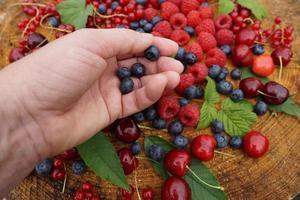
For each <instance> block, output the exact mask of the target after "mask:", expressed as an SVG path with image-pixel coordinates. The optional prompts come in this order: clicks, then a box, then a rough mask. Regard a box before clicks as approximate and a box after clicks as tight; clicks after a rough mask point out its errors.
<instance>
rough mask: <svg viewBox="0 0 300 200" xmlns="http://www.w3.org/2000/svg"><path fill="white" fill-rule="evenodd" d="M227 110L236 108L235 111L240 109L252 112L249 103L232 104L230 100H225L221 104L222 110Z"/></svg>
mask: <svg viewBox="0 0 300 200" xmlns="http://www.w3.org/2000/svg"><path fill="white" fill-rule="evenodd" d="M227 108H237V109H240V108H242V109H245V110H247V111H252V110H253V106H252V104H251V103H250V102H249V101H247V100H242V101H239V102H233V101H232V100H231V99H230V98H227V99H225V100H224V101H223V103H222V109H227Z"/></svg>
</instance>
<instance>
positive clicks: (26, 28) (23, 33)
mask: <svg viewBox="0 0 300 200" xmlns="http://www.w3.org/2000/svg"><path fill="white" fill-rule="evenodd" d="M33 8H34V9H35V11H36V14H35V16H34V17H32V18H31V19H30V20H29V22H28V23H27V24H26V27H25V28H24V30H23V32H22V36H21V37H22V38H24V37H25V34H26V31H27V30H28V28H29V26H30V24H31V23H32V22H33V21H34V20H35V19H36V18H37V17H38V16H39V14H40V11H39V9H37V8H36V7H33Z"/></svg>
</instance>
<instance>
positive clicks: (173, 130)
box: [168, 121, 183, 136]
mask: <svg viewBox="0 0 300 200" xmlns="http://www.w3.org/2000/svg"><path fill="white" fill-rule="evenodd" d="M182 131H183V125H182V124H181V123H180V122H179V121H173V122H171V123H170V124H169V127H168V132H169V133H170V134H172V135H173V136H177V135H180V134H181V133H182Z"/></svg>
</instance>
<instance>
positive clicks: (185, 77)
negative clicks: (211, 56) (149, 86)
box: [175, 73, 195, 96]
mask: <svg viewBox="0 0 300 200" xmlns="http://www.w3.org/2000/svg"><path fill="white" fill-rule="evenodd" d="M194 83H195V79H194V76H193V75H192V74H190V73H188V74H181V75H180V82H179V84H178V85H177V87H176V88H175V91H176V92H177V93H178V94H179V95H181V96H182V95H183V94H184V92H185V90H186V88H188V87H190V86H192V85H193V84H194Z"/></svg>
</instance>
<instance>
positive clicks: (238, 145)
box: [229, 136, 243, 149]
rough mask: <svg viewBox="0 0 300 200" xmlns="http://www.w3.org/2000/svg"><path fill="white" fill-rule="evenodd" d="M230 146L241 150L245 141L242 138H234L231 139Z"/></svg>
mask: <svg viewBox="0 0 300 200" xmlns="http://www.w3.org/2000/svg"><path fill="white" fill-rule="evenodd" d="M229 144H230V146H231V147H233V148H236V149H239V148H241V147H242V145H243V139H242V138H241V137H240V136H233V137H232V138H231V139H230V141H229Z"/></svg>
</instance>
